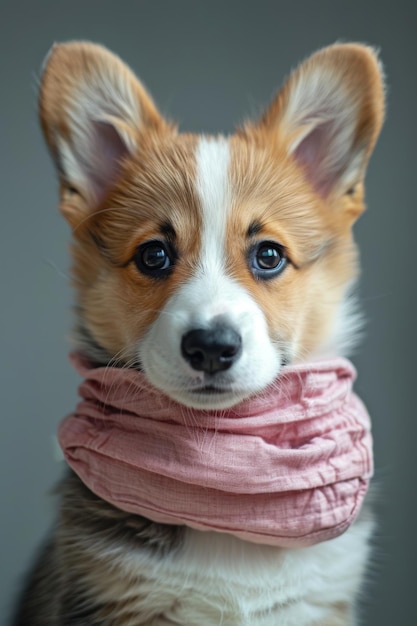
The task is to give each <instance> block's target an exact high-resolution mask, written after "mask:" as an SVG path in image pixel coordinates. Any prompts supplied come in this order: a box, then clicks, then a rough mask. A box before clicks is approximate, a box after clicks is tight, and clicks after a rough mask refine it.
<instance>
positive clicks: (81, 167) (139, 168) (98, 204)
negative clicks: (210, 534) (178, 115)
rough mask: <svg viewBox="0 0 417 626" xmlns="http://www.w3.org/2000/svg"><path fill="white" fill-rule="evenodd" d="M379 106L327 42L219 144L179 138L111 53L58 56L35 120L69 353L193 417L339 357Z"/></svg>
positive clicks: (371, 77) (343, 51) (371, 58)
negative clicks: (69, 288) (53, 217)
mask: <svg viewBox="0 0 417 626" xmlns="http://www.w3.org/2000/svg"><path fill="white" fill-rule="evenodd" d="M383 106H384V105H383V86H382V77H381V71H380V67H379V65H378V61H377V59H376V56H375V54H374V52H373V51H372V50H371V49H370V48H368V47H365V46H361V45H356V44H345V45H334V46H330V47H329V48H325V49H323V50H321V51H319V52H317V53H316V54H314V55H313V56H312V57H310V58H309V59H308V60H307V61H306V62H304V63H303V64H302V65H301V66H300V67H299V68H298V69H297V70H296V71H295V72H294V73H293V74H292V75H291V76H290V78H289V80H288V81H287V82H286V84H285V85H284V87H283V89H282V90H281V91H280V92H279V94H278V95H277V97H276V98H275V99H274V101H273V102H272V104H271V106H270V107H269V108H268V110H267V111H266V113H265V114H264V116H263V117H262V118H261V119H260V120H259V121H257V122H254V123H253V122H251V123H247V124H246V125H244V126H243V127H242V128H241V129H239V130H238V131H237V132H236V134H234V135H233V136H231V137H228V138H225V137H220V136H219V137H207V136H196V135H189V134H179V133H178V132H177V129H176V128H175V127H174V126H173V125H171V124H169V123H168V122H167V121H166V120H164V119H163V118H162V117H161V115H160V114H159V113H158V111H157V109H156V107H155V105H154V103H153V101H152V99H151V98H150V96H149V95H148V94H147V93H146V91H145V89H144V87H143V86H142V85H141V84H140V82H139V81H138V80H137V78H136V77H135V76H134V75H133V73H132V72H131V71H130V70H129V69H128V68H127V67H126V66H125V65H124V64H123V63H122V62H121V61H120V60H119V59H118V58H117V57H115V56H114V55H113V54H111V53H110V52H108V51H107V50H105V49H104V48H102V47H100V46H97V45H93V44H89V43H77V42H75V43H68V44H63V45H58V46H55V47H54V48H53V49H52V51H51V53H50V55H49V56H48V58H47V61H46V65H45V70H44V73H43V78H42V85H41V93H40V114H41V121H42V127H43V130H44V133H45V136H46V139H47V142H48V144H49V147H50V150H51V152H52V155H53V157H54V159H55V162H56V164H57V169H58V173H59V180H60V191H61V211H62V213H63V214H64V216H65V217H66V219H67V220H68V222H69V223H70V225H71V227H72V230H73V258H74V264H73V278H74V286H75V289H76V294H77V312H78V321H77V332H76V336H75V341H76V343H77V345H78V348H79V349H81V350H82V351H83V352H84V353H85V354H86V356H88V357H90V358H91V359H93V360H95V361H98V362H100V363H101V364H107V363H108V362H109V361H111V363H113V364H121V365H123V366H132V367H140V368H141V369H143V371H144V372H145V374H146V375H147V377H148V378H149V380H150V382H151V383H152V384H154V385H155V386H156V387H159V388H160V389H161V390H162V391H164V392H165V393H167V394H168V395H170V396H171V397H173V398H175V399H177V400H179V401H180V402H182V403H183V404H186V405H188V406H194V407H200V408H201V407H210V408H216V407H217V408H221V407H226V406H231V405H233V404H235V403H236V402H238V401H240V400H242V399H243V398H244V397H247V396H249V395H252V394H254V393H257V392H259V391H260V390H262V389H263V388H264V387H266V386H267V385H268V384H270V383H271V382H272V381H273V380H274V379H275V377H276V376H277V374H278V373H279V371H280V369H281V367H282V366H283V364H285V363H289V362H294V361H300V360H306V359H308V358H312V357H316V356H323V355H331V354H340V353H341V351H342V345H343V342H344V341H345V340H346V337H349V334H350V331H351V328H352V321H351V319H349V300H348V293H349V290H350V288H351V286H352V283H353V281H354V279H355V277H356V275H357V263H356V250H355V246H354V243H353V240H352V233H351V227H352V225H353V223H354V221H355V220H356V218H357V217H358V216H359V215H360V214H361V212H362V211H363V209H364V204H363V179H364V175H365V168H366V165H367V162H368V159H369V156H370V153H371V151H372V149H373V146H374V144H375V141H376V139H377V136H378V133H379V131H380V127H381V124H382V119H383Z"/></svg>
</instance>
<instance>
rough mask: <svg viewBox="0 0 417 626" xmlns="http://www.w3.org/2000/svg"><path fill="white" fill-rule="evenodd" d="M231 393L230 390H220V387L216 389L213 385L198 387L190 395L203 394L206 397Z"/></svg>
mask: <svg viewBox="0 0 417 626" xmlns="http://www.w3.org/2000/svg"><path fill="white" fill-rule="evenodd" d="M228 391H231V390H230V389H224V388H223V389H222V388H221V387H216V386H215V385H204V387H198V388H197V389H193V390H192V393H195V394H204V395H207V396H210V395H217V394H222V393H227V392H228Z"/></svg>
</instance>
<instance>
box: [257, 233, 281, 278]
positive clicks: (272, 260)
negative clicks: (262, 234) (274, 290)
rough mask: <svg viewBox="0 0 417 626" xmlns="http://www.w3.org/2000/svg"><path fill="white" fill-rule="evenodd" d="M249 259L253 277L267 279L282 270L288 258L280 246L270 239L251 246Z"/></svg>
mask: <svg viewBox="0 0 417 626" xmlns="http://www.w3.org/2000/svg"><path fill="white" fill-rule="evenodd" d="M250 261H251V270H252V272H253V274H254V275H255V277H256V278H260V279H262V280H269V279H270V278H274V277H275V276H278V274H280V273H281V272H282V271H283V270H284V268H285V267H286V265H287V262H288V259H287V257H286V256H285V253H284V249H283V247H282V246H280V245H279V244H277V243H274V242H272V241H262V242H260V243H258V244H257V245H256V246H254V247H253V248H252V250H251V253H250Z"/></svg>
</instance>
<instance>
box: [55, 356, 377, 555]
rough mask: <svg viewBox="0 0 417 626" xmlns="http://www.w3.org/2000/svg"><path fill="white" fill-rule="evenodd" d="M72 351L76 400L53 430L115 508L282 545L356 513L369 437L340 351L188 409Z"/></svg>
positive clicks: (338, 528)
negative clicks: (231, 398)
mask: <svg viewBox="0 0 417 626" xmlns="http://www.w3.org/2000/svg"><path fill="white" fill-rule="evenodd" d="M72 361H73V364H74V366H75V367H76V368H77V370H78V372H79V373H80V374H81V375H82V376H83V377H84V382H83V383H82V384H81V386H80V389H79V393H80V396H81V398H82V400H81V402H80V403H79V405H78V406H77V409H76V411H75V412H74V413H73V414H72V415H70V416H68V417H67V418H66V419H65V420H64V421H63V422H62V423H61V425H60V429H59V441H60V444H61V447H62V449H63V452H64V455H65V458H66V460H67V462H68V464H69V465H70V466H71V467H72V469H73V470H74V471H75V472H76V473H77V474H78V475H79V476H80V478H81V479H82V481H83V482H84V483H85V484H86V486H87V487H89V488H90V489H91V490H92V491H93V492H94V493H96V494H97V495H98V496H100V497H101V498H103V499H104V500H106V501H108V502H110V503H111V504H113V505H114V506H115V507H117V508H120V509H122V510H124V511H128V512H130V513H134V514H138V515H142V516H145V517H147V518H149V519H151V520H153V521H156V522H162V523H167V524H176V525H181V524H185V525H187V526H190V527H192V528H195V529H199V530H215V531H218V532H223V533H231V534H233V535H236V536H238V537H240V538H241V539H244V540H248V541H253V542H257V543H265V544H271V545H279V546H289V547H302V546H306V545H312V544H314V543H318V542H320V541H324V540H327V539H331V538H333V537H336V536H338V535H339V534H341V533H342V532H344V531H345V530H346V529H347V528H348V527H349V525H350V524H351V523H352V522H353V521H354V519H355V518H356V516H357V514H358V512H359V510H360V507H361V504H362V502H363V499H364V496H365V494H366V491H367V487H368V483H369V479H370V477H371V475H372V438H371V434H370V419H369V416H368V414H367V412H366V409H365V408H364V406H363V404H362V403H361V401H360V400H359V398H358V397H357V396H356V395H355V394H354V393H353V391H352V385H353V381H354V379H355V376H356V373H355V370H354V368H353V366H352V364H351V363H350V362H349V361H347V360H346V359H342V358H337V359H330V360H327V361H317V362H313V363H309V364H304V365H297V366H292V367H285V368H284V369H283V370H282V373H281V374H280V376H279V378H278V379H277V380H276V381H275V382H274V384H273V385H271V386H270V387H269V388H268V389H266V390H265V392H264V393H263V394H261V395H257V396H256V397H253V398H249V399H247V400H245V401H243V402H240V403H239V404H237V405H235V406H234V407H232V408H230V409H226V410H221V411H202V410H192V409H189V408H186V407H184V406H182V405H180V404H178V403H176V402H175V401H173V400H172V399H170V398H169V397H167V396H165V395H163V394H161V392H160V391H159V390H157V389H156V388H153V387H152V386H150V385H149V382H148V381H147V379H146V376H145V375H144V374H143V373H142V372H138V371H135V370H129V369H119V368H112V367H108V368H105V367H98V368H97V367H93V366H91V365H90V364H89V363H88V362H86V361H84V360H83V359H82V358H81V357H80V356H79V355H73V356H72Z"/></svg>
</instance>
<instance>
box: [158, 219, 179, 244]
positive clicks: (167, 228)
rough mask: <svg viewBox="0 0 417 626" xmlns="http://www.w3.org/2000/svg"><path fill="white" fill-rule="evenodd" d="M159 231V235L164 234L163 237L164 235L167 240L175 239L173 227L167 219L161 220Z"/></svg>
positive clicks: (175, 234)
mask: <svg viewBox="0 0 417 626" xmlns="http://www.w3.org/2000/svg"><path fill="white" fill-rule="evenodd" d="M159 232H160V233H161V235H164V237H166V238H167V239H168V241H175V240H176V238H177V233H176V232H175V228H174V227H173V225H172V224H171V222H170V221H169V220H167V221H166V222H162V224H160V225H159Z"/></svg>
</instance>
